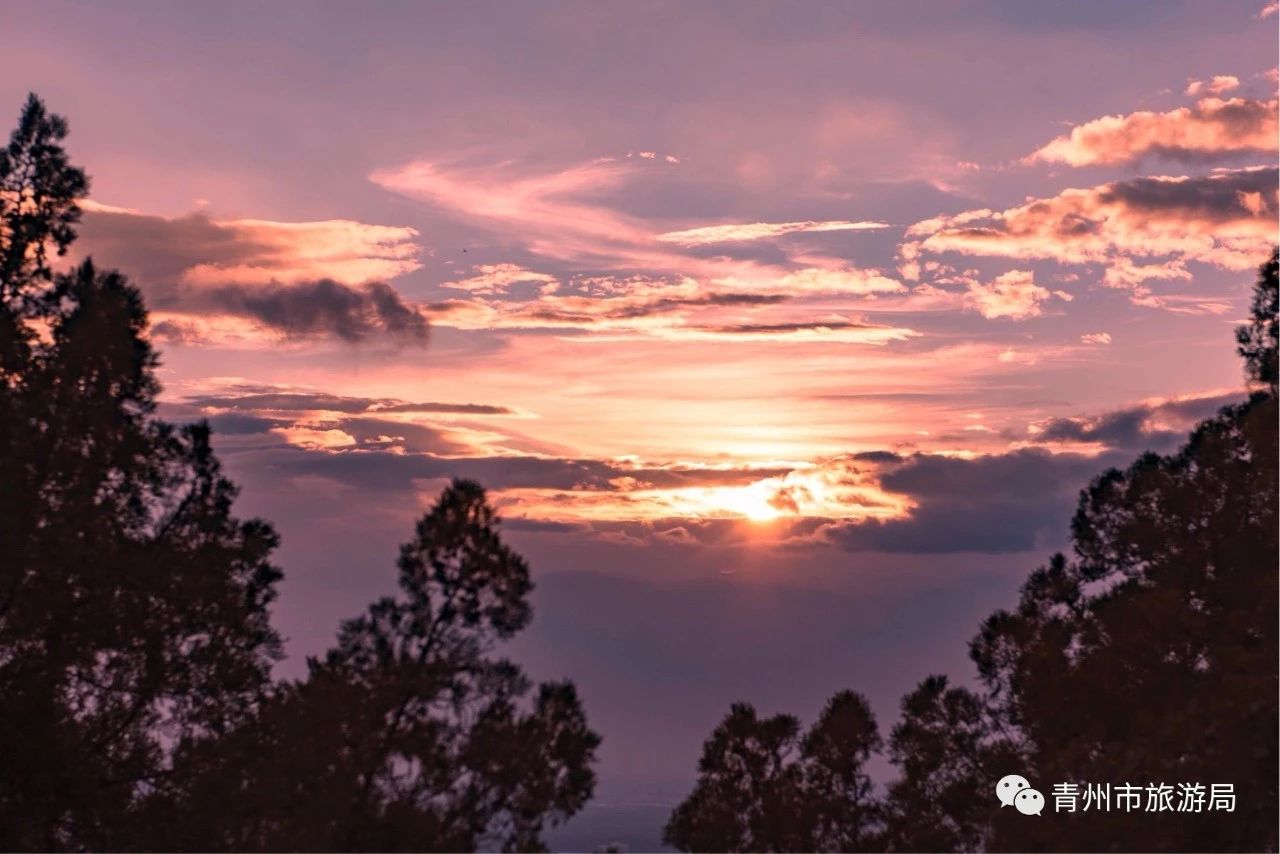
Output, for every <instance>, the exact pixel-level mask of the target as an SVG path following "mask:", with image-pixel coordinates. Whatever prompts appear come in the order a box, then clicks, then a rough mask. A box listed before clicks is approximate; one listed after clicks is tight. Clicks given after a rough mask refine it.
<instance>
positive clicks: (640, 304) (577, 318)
mask: <svg viewBox="0 0 1280 854" xmlns="http://www.w3.org/2000/svg"><path fill="white" fill-rule="evenodd" d="M787 299H789V297H788V296H787V295H785V294H753V293H733V292H731V293H717V294H706V295H704V296H696V297H661V298H659V299H644V300H637V301H635V302H625V303H624V304H623V305H620V306H616V307H611V308H605V309H604V310H601V311H572V310H567V309H559V308H532V309H529V310H523V311H516V312H514V313H513V316H514V317H517V318H524V319H527V320H538V321H543V322H546V323H572V324H583V325H586V324H591V323H599V322H601V321H606V320H636V319H638V318H642V317H653V316H656V315H663V314H670V313H672V312H675V311H682V310H684V309H686V308H706V307H711V306H760V305H777V304H778V303H781V302H785V301H786V300H787ZM605 304H606V305H607V304H608V303H605ZM433 311H434V308H433Z"/></svg>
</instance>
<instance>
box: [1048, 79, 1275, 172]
mask: <svg viewBox="0 0 1280 854" xmlns="http://www.w3.org/2000/svg"><path fill="white" fill-rule="evenodd" d="M1239 82H1240V81H1239V80H1237V79H1236V78H1234V77H1229V76H1221V77H1215V78H1213V80H1212V81H1210V82H1209V83H1201V82H1200V81H1194V82H1193V83H1192V84H1191V86H1189V87H1188V88H1187V92H1188V94H1196V93H1197V92H1200V91H1201V90H1203V91H1206V92H1209V93H1211V94H1214V95H1216V94H1221V93H1222V92H1225V91H1227V90H1228V89H1231V88H1233V87H1234V86H1237V85H1239ZM1276 109H1277V101H1276V99H1275V98H1272V99H1271V100H1269V101H1258V100H1250V99H1245V98H1230V99H1227V100H1223V99H1221V98H1217V97H1208V98H1203V99H1202V100H1200V101H1197V102H1196V103H1195V105H1194V106H1192V107H1179V108H1178V109H1176V110H1170V111H1169V112H1167V113H1153V112H1149V111H1141V112H1136V113H1130V114H1129V115H1127V116H1103V117H1102V118H1100V119H1094V120H1093V121H1091V122H1086V123H1085V124H1083V125H1080V126H1079V127H1076V128H1072V130H1071V132H1070V133H1069V134H1066V135H1065V136H1060V137H1058V138H1057V139H1055V140H1053V141H1052V142H1050V143H1049V144H1048V145H1046V146H1044V147H1043V148H1041V149H1040V150H1038V151H1036V152H1035V153H1034V154H1032V155H1031V156H1030V157H1029V158H1028V160H1030V161H1033V162H1034V161H1043V162H1049V163H1066V164H1069V165H1071V166H1089V165H1095V164H1115V163H1130V162H1132V161H1134V160H1138V159H1140V158H1142V157H1144V156H1145V155H1148V154H1163V155H1166V156H1170V157H1180V158H1206V157H1214V156H1221V155H1228V154H1239V153H1259V154H1269V153H1274V152H1275V151H1276V150H1277V143H1276V137H1277V134H1278V133H1280V124H1278V123H1277V121H1276Z"/></svg>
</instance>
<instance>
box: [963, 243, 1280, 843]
mask: <svg viewBox="0 0 1280 854" xmlns="http://www.w3.org/2000/svg"><path fill="white" fill-rule="evenodd" d="M1275 294H1276V262H1275V256H1274V255H1273V256H1272V259H1271V261H1270V262H1268V263H1267V264H1265V265H1264V266H1263V268H1262V270H1261V272H1260V276H1259V282H1258V286H1257V291H1256V295H1255V300H1254V316H1253V320H1252V323H1251V325H1250V326H1249V327H1246V328H1245V329H1243V330H1241V333H1240V336H1239V340H1240V341H1241V352H1242V354H1243V355H1244V356H1245V358H1246V363H1247V366H1248V368H1249V374H1250V376H1251V378H1252V379H1254V380H1255V381H1257V382H1258V383H1259V384H1260V385H1261V389H1260V390H1259V391H1257V392H1255V393H1254V394H1253V395H1252V396H1251V397H1250V399H1249V400H1248V401H1246V402H1244V403H1240V404H1236V405H1232V406H1228V407H1225V408H1224V409H1223V410H1222V411H1221V412H1220V413H1219V414H1218V415H1217V416H1215V417H1213V418H1211V419H1209V420H1207V421H1205V422H1203V423H1202V424H1200V425H1199V426H1198V427H1197V428H1196V430H1195V431H1194V432H1193V433H1192V435H1191V438H1190V441H1189V442H1188V443H1187V444H1186V445H1185V446H1184V447H1183V448H1182V449H1181V450H1180V451H1178V452H1177V453H1175V454H1172V455H1169V456H1160V455H1157V454H1145V455H1143V456H1142V457H1140V458H1139V459H1138V460H1137V461H1135V462H1134V463H1133V464H1132V465H1131V466H1129V468H1128V469H1126V470H1124V471H1120V470H1116V469H1112V470H1110V471H1108V472H1105V473H1104V474H1102V475H1101V476H1099V477H1098V478H1096V479H1095V480H1094V481H1093V483H1092V484H1090V486H1089V488H1088V489H1087V490H1085V492H1084V493H1083V494H1082V495H1081V499H1080V505H1079V509H1078V510H1077V512H1076V516H1075V519H1074V521H1073V523H1072V540H1073V543H1074V546H1075V559H1073V560H1067V559H1065V558H1063V557H1062V556H1058V557H1056V558H1055V559H1054V560H1053V561H1052V562H1051V563H1050V565H1049V566H1048V567H1046V568H1044V569H1041V570H1038V571H1037V572H1035V573H1033V574H1032V576H1031V578H1030V579H1029V580H1028V582H1027V584H1026V585H1025V586H1024V588H1023V591H1022V598H1021V602H1020V604H1019V606H1018V609H1017V610H1016V611H1014V612H1012V613H1003V612H1002V613H997V614H995V615H993V616H992V617H991V618H990V619H989V620H988V621H987V622H986V624H985V625H984V626H983V629H982V632H981V634H980V635H979V636H978V638H977V639H976V640H975V641H974V646H973V657H974V660H975V662H976V663H977V665H978V669H979V673H980V675H981V677H982V679H983V681H984V682H985V683H986V684H987V686H988V687H989V688H990V690H991V692H992V694H993V696H995V697H997V698H999V700H1000V702H1001V703H1002V713H1003V715H1004V717H1005V718H1006V720H1007V721H1008V723H1009V724H1010V725H1011V726H1014V727H1017V728H1018V730H1019V731H1021V733H1022V734H1023V737H1024V738H1025V741H1026V746H1027V753H1028V757H1029V760H1030V766H1029V767H1030V768H1032V769H1033V772H1034V773H1035V774H1036V775H1038V778H1039V779H1041V780H1062V781H1073V780H1076V781H1088V780H1096V781H1100V782H1102V781H1107V780H1112V781H1115V782H1143V783H1146V782H1156V783H1158V782H1161V781H1164V782H1168V783H1179V782H1197V781H1201V782H1206V783H1208V782H1218V783H1233V784H1234V785H1235V787H1236V791H1237V792H1238V793H1239V795H1240V802H1239V806H1238V808H1237V809H1236V811H1235V812H1233V813H1223V812H1206V813H1203V814H1196V813H1179V814H1175V815H1173V816H1170V817H1168V818H1165V817H1162V819H1163V820H1162V821H1160V822H1159V823H1155V824H1153V823H1152V822H1150V821H1148V820H1145V819H1146V817H1144V816H1142V815H1129V814H1125V813H1114V814H1110V815H1108V816H1107V817H1105V818H1104V819H1103V820H1098V817H1097V816H1090V817H1089V818H1090V820H1089V821H1085V820H1083V819H1078V820H1076V821H1073V822H1070V827H1069V829H1068V830H1067V831H1066V832H1063V828H1062V827H1058V828H1056V829H1055V830H1056V831H1057V832H1055V833H1054V834H1053V835H1052V836H1047V835H1046V836H1043V837H1042V836H1040V835H1036V834H1035V830H1036V827H1035V826H1034V823H1032V824H1028V823H1025V822H1018V823H1009V825H1008V826H1007V827H1006V828H1003V829H1002V830H1003V832H998V833H997V834H996V837H995V840H994V844H995V845H997V846H999V847H1010V848H1026V847H1028V846H1034V847H1054V848H1063V849H1077V850H1078V849H1082V848H1090V847H1095V846H1098V845H1103V844H1106V845H1108V846H1112V847H1120V848H1125V847H1127V848H1144V849H1148V850H1155V849H1185V848H1194V849H1199V850H1244V849H1258V848H1275V847H1276V844H1277V838H1276V825H1277V811H1276V804H1277V790H1276V767H1277V756H1278V755H1280V753H1278V751H1277V739H1276V731H1277V724H1278V723H1280V710H1278V709H1277V694H1278V693H1280V681H1278V679H1277V659H1278V657H1280V649H1278V647H1277V625H1276V607H1277V601H1278V593H1277V570H1276V567H1277V562H1278V561H1280V551H1278V549H1277V524H1278V519H1277V507H1276V492H1277V479H1276V472H1277V462H1278V461H1277V424H1276V422H1277V406H1276V390H1275V385H1274V377H1275V354H1276V322H1275V315H1274V310H1275ZM1064 696H1066V697H1077V698H1080V702H1079V703H1063V702H1062V698H1063V697H1064Z"/></svg>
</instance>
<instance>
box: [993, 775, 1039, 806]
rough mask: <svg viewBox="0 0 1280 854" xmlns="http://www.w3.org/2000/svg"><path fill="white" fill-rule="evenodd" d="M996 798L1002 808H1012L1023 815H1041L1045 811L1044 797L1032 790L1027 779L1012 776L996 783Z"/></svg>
mask: <svg viewBox="0 0 1280 854" xmlns="http://www.w3.org/2000/svg"><path fill="white" fill-rule="evenodd" d="M996 797H997V798H999V799H1000V806H1001V807H1008V806H1012V807H1013V808H1014V809H1016V810H1017V811H1018V812H1020V813H1022V814H1023V815H1040V813H1041V812H1043V811H1044V795H1042V794H1040V793H1039V792H1037V791H1036V790H1035V789H1033V788H1031V784H1030V783H1029V782H1027V778H1026V777H1021V776H1019V775H1017V774H1010V775H1008V776H1006V777H1001V778H1000V782H999V783H996Z"/></svg>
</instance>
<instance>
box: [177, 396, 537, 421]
mask: <svg viewBox="0 0 1280 854" xmlns="http://www.w3.org/2000/svg"><path fill="white" fill-rule="evenodd" d="M185 402H186V403H189V404H191V405H193V406H205V407H213V408H217V409H235V410H250V411H255V410H271V411H285V412H289V411H308V410H325V411H327V412H347V413H352V414H360V413H366V412H396V413H434V414H442V415H510V414H512V410H510V409H508V408H507V407H505V406H490V405H488V404H481V403H439V402H435V401H427V402H423V403H406V402H405V401H403V400H397V399H396V398H373V397H345V396H342V395H336V394H324V393H320V392H316V393H310V392H286V391H265V392H262V391H260V392H254V393H252V394H234V393H232V394H205V395H198V396H196V397H189V398H186V400H185Z"/></svg>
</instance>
